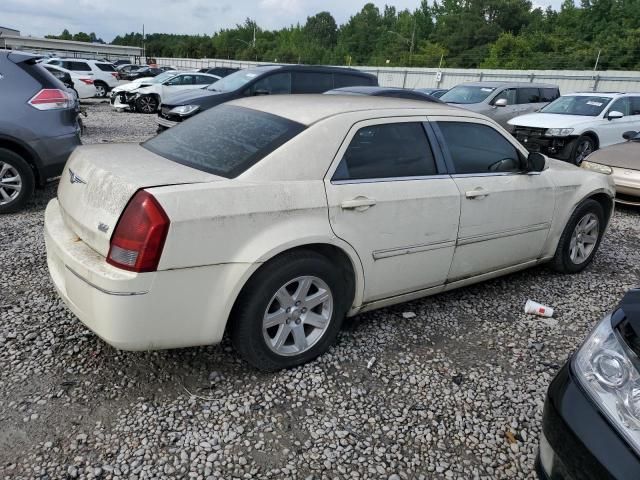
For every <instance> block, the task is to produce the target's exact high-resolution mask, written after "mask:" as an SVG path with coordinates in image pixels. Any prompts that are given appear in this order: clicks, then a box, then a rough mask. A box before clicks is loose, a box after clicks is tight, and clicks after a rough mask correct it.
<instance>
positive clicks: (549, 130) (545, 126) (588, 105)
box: [509, 92, 640, 165]
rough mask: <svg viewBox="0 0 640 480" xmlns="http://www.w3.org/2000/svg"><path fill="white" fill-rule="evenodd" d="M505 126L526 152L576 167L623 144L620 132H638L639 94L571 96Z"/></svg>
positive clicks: (606, 93)
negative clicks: (603, 150) (598, 152)
mask: <svg viewBox="0 0 640 480" xmlns="http://www.w3.org/2000/svg"><path fill="white" fill-rule="evenodd" d="M509 124H510V125H511V126H512V128H513V134H514V135H515V137H516V138H517V139H518V140H519V141H520V143H522V144H523V145H524V146H525V147H526V148H527V149H528V150H529V151H539V152H542V153H544V154H546V155H549V156H550V157H554V158H557V159H560V160H566V161H569V162H571V163H575V164H576V165H579V164H580V163H582V161H583V160H584V159H585V158H586V157H587V156H588V155H589V154H590V153H592V152H593V151H594V150H597V149H598V148H603V147H607V146H609V145H613V144H616V143H621V142H623V141H624V140H623V138H622V134H623V133H624V132H626V131H629V130H635V131H638V130H640V93H610V92H584V93H571V94H568V95H563V96H561V97H560V98H558V99H557V100H555V101H553V102H552V103H550V104H549V105H547V106H546V107H543V108H541V109H540V111H539V112H538V113H530V114H528V115H522V116H520V117H516V118H513V119H511V120H509Z"/></svg>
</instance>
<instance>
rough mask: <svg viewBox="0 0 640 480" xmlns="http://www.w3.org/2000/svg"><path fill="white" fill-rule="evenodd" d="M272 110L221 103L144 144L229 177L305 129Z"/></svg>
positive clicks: (165, 154) (176, 158) (238, 173)
mask: <svg viewBox="0 0 640 480" xmlns="http://www.w3.org/2000/svg"><path fill="white" fill-rule="evenodd" d="M304 128H305V127H304V125H301V124H299V123H296V122H292V121H291V120H287V119H285V118H282V117H278V116H277V115H271V114H270V113H265V112H260V111H257V110H251V109H249V108H243V107H235V106H230V105H220V106H219V107H215V108H212V109H210V110H206V111H205V112H202V113H201V114H199V115H196V116H195V117H193V118H192V119H190V120H189V121H188V122H186V123H181V124H180V125H176V126H175V127H173V128H171V129H169V130H167V131H166V132H163V133H161V134H160V135H158V136H156V137H154V138H152V139H151V140H148V141H146V142H145V143H143V144H142V146H143V147H144V148H146V149H147V150H150V151H151V152H153V153H156V154H157V155H160V156H162V157H164V158H167V159H169V160H172V161H174V162H177V163H180V164H182V165H186V166H188V167H192V168H196V169H198V170H203V171H205V172H209V173H213V174H214V175H220V176H222V177H226V178H233V177H237V176H238V175H240V174H241V173H243V172H244V171H246V170H247V169H249V168H250V167H251V166H252V165H254V164H255V163H257V162H259V161H260V160H262V159H263V158H264V157H266V156H267V155H269V154H270V153H271V152H273V151H274V150H275V149H277V148H278V147H280V146H281V145H283V144H285V143H286V142H288V141H289V140H291V139H292V138H293V137H295V136H296V135H298V134H299V133H300V132H302V131H303V130H304Z"/></svg>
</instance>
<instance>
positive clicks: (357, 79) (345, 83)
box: [333, 73, 374, 88]
mask: <svg viewBox="0 0 640 480" xmlns="http://www.w3.org/2000/svg"><path fill="white" fill-rule="evenodd" d="M368 85H374V82H373V80H371V79H370V78H369V77H363V76H360V75H350V74H348V73H334V74H333V88H341V87H356V86H368Z"/></svg>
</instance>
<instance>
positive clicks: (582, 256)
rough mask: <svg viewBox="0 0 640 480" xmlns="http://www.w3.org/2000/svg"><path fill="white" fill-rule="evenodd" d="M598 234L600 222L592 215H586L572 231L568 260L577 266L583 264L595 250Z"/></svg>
mask: <svg viewBox="0 0 640 480" xmlns="http://www.w3.org/2000/svg"><path fill="white" fill-rule="evenodd" d="M599 233H600V222H599V221H598V217H596V215H595V214H594V213H587V214H586V215H585V216H584V217H582V219H581V220H580V221H579V222H578V223H577V225H576V228H574V229H573V234H572V235H571V241H570V243H569V258H570V259H571V261H572V262H573V263H575V264H576V265H579V264H581V263H584V262H585V261H586V260H587V259H588V258H589V256H590V255H591V252H593V249H594V248H596V244H597V243H598V238H599Z"/></svg>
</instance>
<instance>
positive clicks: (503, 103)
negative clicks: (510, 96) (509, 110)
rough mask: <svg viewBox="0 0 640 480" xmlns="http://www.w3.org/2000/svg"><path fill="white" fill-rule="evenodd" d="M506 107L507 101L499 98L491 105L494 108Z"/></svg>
mask: <svg viewBox="0 0 640 480" xmlns="http://www.w3.org/2000/svg"><path fill="white" fill-rule="evenodd" d="M507 105H508V104H507V99H506V98H499V99H498V100H496V101H495V102H494V103H493V106H494V107H506V106H507Z"/></svg>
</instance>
